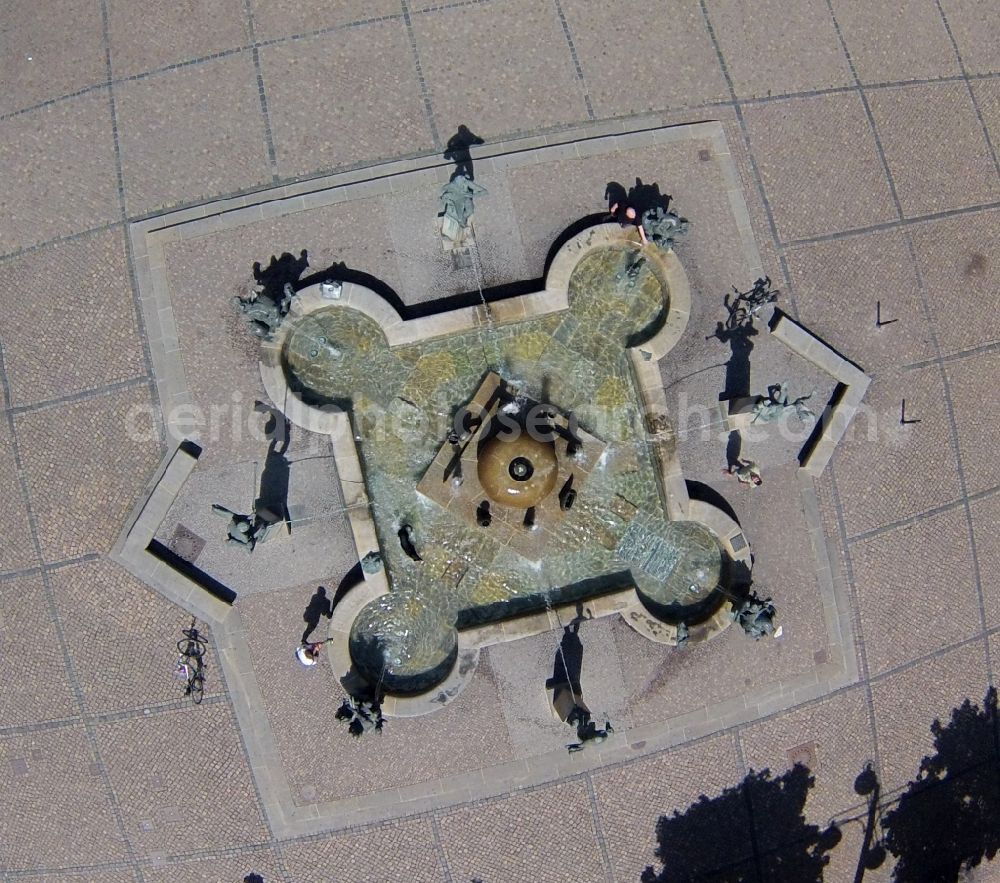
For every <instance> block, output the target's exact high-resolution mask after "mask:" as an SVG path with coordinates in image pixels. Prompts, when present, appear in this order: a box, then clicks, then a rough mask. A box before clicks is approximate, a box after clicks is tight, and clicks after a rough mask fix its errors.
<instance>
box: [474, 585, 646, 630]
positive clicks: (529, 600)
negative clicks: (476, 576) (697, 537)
mask: <svg viewBox="0 0 1000 883" xmlns="http://www.w3.org/2000/svg"><path fill="white" fill-rule="evenodd" d="M633 584H634V583H633V581H632V576H631V574H630V573H629V572H628V571H627V570H620V571H614V572H612V573H607V574H603V575H601V576H596V577H591V578H589V579H584V580H580V581H578V582H575V583H570V584H569V585H567V586H563V587H562V588H559V589H552V590H551V591H549V592H533V593H531V594H530V595H524V596H522V597H519V598H511V599H510V600H508V601H497V602H495V603H493V604H481V605H477V606H475V607H466V608H463V609H462V610H459V612H458V615H457V617H456V618H455V629H456V630H457V631H460V632H462V631H467V630H468V629H474V628H479V627H480V626H484V625H491V624H492V623H496V622H504V621H506V620H510V619H516V618H517V617H519V616H530V615H532V614H535V613H539V612H540V611H542V610H544V609H545V608H546V607H547V606H548V605H549V604H550V603H551V604H553V605H562V604H572V603H574V602H577V601H582V602H586V601H589V600H590V599H592V598H599V597H601V596H602V595H609V594H611V593H612V592H619V591H621V590H622V589H623V588H626V587H628V586H631V585H633Z"/></svg>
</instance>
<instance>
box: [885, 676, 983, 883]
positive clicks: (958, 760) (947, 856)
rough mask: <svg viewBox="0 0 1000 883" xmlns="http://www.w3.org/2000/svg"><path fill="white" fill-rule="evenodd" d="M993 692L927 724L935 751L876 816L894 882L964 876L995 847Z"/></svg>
mask: <svg viewBox="0 0 1000 883" xmlns="http://www.w3.org/2000/svg"><path fill="white" fill-rule="evenodd" d="M997 724H998V720H997V693H996V690H995V689H994V688H992V687H991V688H990V689H989V691H988V692H987V693H986V696H985V698H984V701H983V706H982V708H980V707H979V706H978V705H976V704H974V703H973V702H972V701H971V700H969V699H966V700H965V702H963V703H962V705H961V706H959V707H958V708H955V709H953V710H952V712H951V719H950V720H949V721H948V722H947V723H942V722H941V721H940V720H935V721H934V723H933V724H931V732H932V733H933V734H934V749H935V753H934V754H933V755H929V756H927V757H925V758H924V759H923V761H921V764H920V771H919V773H918V774H917V776H916V778H914V779H913V781H911V782H910V783H909V785H908V786H907V788H906V790H905V791H904V792H903V794H902V796H901V797H900V798H899V800H898V802H897V803H896V805H895V806H894V807H893V808H892V809H890V810H889V811H888V812H886V813H885V814H884V815H883V817H882V827H883V831H884V843H885V846H886V847H887V848H888V850H889V851H890V852H891V853H892V854H893V855H894V856H895V857H896V866H895V869H894V871H893V879H894V880H898V881H900V883H904V881H905V883H923V881H927V883H931V881H934V883H948V881H952V880H958V879H960V878H962V879H964V877H965V875H966V874H967V873H968V872H970V871H971V870H972V869H973V868H976V867H978V866H979V865H980V864H981V863H982V862H983V860H984V859H985V860H987V861H989V860H992V859H993V858H994V857H995V856H996V854H997V851H998V850H1000V823H998V821H997V820H998V819H1000V752H998V730H997Z"/></svg>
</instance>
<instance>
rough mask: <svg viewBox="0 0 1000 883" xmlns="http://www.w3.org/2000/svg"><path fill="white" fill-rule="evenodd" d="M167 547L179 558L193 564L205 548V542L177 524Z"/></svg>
mask: <svg viewBox="0 0 1000 883" xmlns="http://www.w3.org/2000/svg"><path fill="white" fill-rule="evenodd" d="M167 547H168V548H169V549H170V551H171V552H173V553H174V554H175V555H177V556H178V557H179V558H183V559H184V560H185V561H190V562H191V563H192V564H193V563H194V562H195V560H197V558H198V556H199V555H200V554H201V550H202V549H204V548H205V541H204V540H203V539H202V538H201V537H200V536H198V534H196V533H195V532H194V531H193V530H190V529H189V528H186V527H185V526H184V525H183V524H178V525H177V527H175V528H174V534H173V536H172V537H171V538H170V542H169V543H167Z"/></svg>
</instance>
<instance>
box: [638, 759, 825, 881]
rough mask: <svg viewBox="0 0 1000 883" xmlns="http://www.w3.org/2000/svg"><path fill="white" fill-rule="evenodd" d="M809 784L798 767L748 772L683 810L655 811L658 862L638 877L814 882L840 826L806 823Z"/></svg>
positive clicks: (811, 780) (819, 876)
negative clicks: (779, 771) (663, 813)
mask: <svg viewBox="0 0 1000 883" xmlns="http://www.w3.org/2000/svg"><path fill="white" fill-rule="evenodd" d="M814 784H815V780H814V778H813V776H812V775H811V774H810V772H809V770H808V769H807V768H806V767H804V766H802V765H801V764H796V765H795V766H794V767H792V769H790V770H788V771H787V772H785V773H783V774H782V775H780V776H777V777H772V775H771V772H770V770H763V771H762V772H753V771H751V772H750V773H748V774H747V776H746V778H744V779H743V781H742V782H740V783H739V784H738V785H736V786H735V787H733V788H727V789H725V790H724V791H723V792H722V794H720V795H718V796H717V797H712V798H709V797H707V796H706V795H704V794H703V795H702V796H701V797H700V798H698V800H697V801H696V802H695V803H693V804H692V805H691V806H689V807H688V808H687V809H686V810H684V811H683V812H679V811H675V812H674V814H673V815H672V816H661V817H660V820H659V821H658V822H657V825H656V840H657V846H656V852H655V854H656V857H657V859H659V861H660V862H661V863H662V865H663V867H662V868H661V869H660V870H659V871H656V870H655V869H654V868H653V867H652V866H650V867H647V868H646V870H645V871H643V873H642V876H641V880H642V881H643V883H695V881H698V883H702V881H706V880H711V881H714V883H770V881H776V880H788V881H795V883H820V881H821V880H822V879H823V869H824V868H825V867H826V865H827V863H828V862H829V856H828V853H829V852H830V850H832V849H833V848H834V847H835V846H836V845H837V843H839V842H840V830H839V828H837V827H836V826H835V825H832V824H831V825H830V826H828V827H827V828H825V829H822V830H821V829H820V828H819V827H818V826H816V825H811V824H809V823H807V822H806V818H805V813H804V809H805V803H806V798H807V797H808V795H809V791H810V789H811V788H812V787H813V785H814ZM737 832H738V833H737Z"/></svg>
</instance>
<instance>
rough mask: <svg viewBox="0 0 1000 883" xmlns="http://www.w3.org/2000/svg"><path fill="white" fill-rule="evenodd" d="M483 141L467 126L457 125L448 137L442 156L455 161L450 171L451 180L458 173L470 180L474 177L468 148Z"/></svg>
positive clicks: (483, 142)
mask: <svg viewBox="0 0 1000 883" xmlns="http://www.w3.org/2000/svg"><path fill="white" fill-rule="evenodd" d="M485 143H486V142H485V141H483V139H482V138H480V137H479V136H478V135H476V134H475V133H473V132H471V131H470V130H469V127H468V126H465V125H462V126H459V127H458V131H457V132H455V134H454V135H452V136H451V137H450V138H449V139H448V145H447V146H446V147H445V151H444V158H445V159H447V160H451V162H453V163H455V170H454V171H453V172H452V173H451V179H452V180H453V181H454V180H455V178H457V177H458V176H459V175H465V177H466V178H468V179H469V180H470V181H472V180H474V179H475V177H476V176H475V175H474V174H473V169H472V154H471V153H470V152H469V148H470V147H473V146H474V145H476V144H485Z"/></svg>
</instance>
